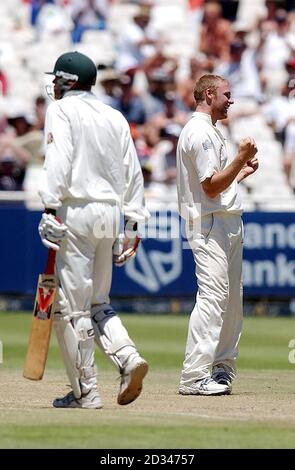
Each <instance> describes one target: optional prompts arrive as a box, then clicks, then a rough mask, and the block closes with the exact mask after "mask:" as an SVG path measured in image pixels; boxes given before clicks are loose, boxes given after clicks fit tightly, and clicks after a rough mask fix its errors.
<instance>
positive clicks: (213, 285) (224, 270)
mask: <svg viewBox="0 0 295 470" xmlns="http://www.w3.org/2000/svg"><path fill="white" fill-rule="evenodd" d="M239 221H240V217H239V216H230V215H229V216H222V215H221V216H220V215H215V214H214V223H213V224H212V223H211V222H210V219H209V218H208V220H207V221H206V220H205V221H204V224H202V235H201V236H200V237H199V238H197V237H196V239H195V240H193V241H192V242H191V247H192V249H193V254H194V258H195V262H196V275H197V278H198V293H197V299H196V305H195V307H194V310H193V312H192V314H191V318H190V322H189V329H188V338H187V344H186V351H185V360H184V363H183V370H182V375H181V380H180V383H181V384H182V385H187V386H188V385H190V384H192V383H193V382H194V381H195V380H198V379H202V378H204V377H207V376H209V375H210V373H211V371H210V369H211V366H212V364H213V361H214V358H215V353H216V351H217V350H218V347H219V342H220V341H221V342H222V338H221V331H222V325H223V321H224V318H225V316H226V314H227V312H228V304H229V275H230V276H231V279H232V276H236V275H237V274H238V273H236V272H234V269H236V270H237V266H239V263H238V261H237V263H236V264H237V266H235V265H232V266H230V257H231V244H232V243H231V236H232V232H235V231H236V229H237V224H238V222H239ZM210 224H211V226H210ZM240 261H241V260H240ZM230 268H231V269H230ZM239 269H241V268H239ZM239 299H240V294H239ZM236 302H237V300H236V293H235V302H234V303H235V304H236ZM228 335H229V337H230V338H232V337H233V335H234V332H233V329H232V324H231V329H230V331H229V332H228Z"/></svg>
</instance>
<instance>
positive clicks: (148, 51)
mask: <svg viewBox="0 0 295 470" xmlns="http://www.w3.org/2000/svg"><path fill="white" fill-rule="evenodd" d="M150 13H151V6H150V5H149V4H142V5H137V7H136V9H135V12H134V16H133V21H132V22H131V23H128V24H127V25H126V26H125V28H124V31H122V33H121V35H119V37H118V40H117V45H118V59H117V63H116V68H117V69H118V70H122V71H124V70H128V69H130V68H138V67H143V66H144V63H145V61H146V59H147V58H148V57H151V56H152V55H154V54H155V51H156V47H157V45H158V40H159V34H158V33H157V32H156V31H155V29H154V28H153V27H152V26H151V24H150Z"/></svg>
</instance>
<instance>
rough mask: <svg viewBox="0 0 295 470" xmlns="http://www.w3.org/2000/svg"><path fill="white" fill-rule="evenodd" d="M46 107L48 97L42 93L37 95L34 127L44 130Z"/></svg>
mask: <svg viewBox="0 0 295 470" xmlns="http://www.w3.org/2000/svg"><path fill="white" fill-rule="evenodd" d="M46 108H47V103H46V98H45V97H44V96H42V95H39V96H37V98H36V99H35V120H34V124H33V127H34V129H37V130H40V131H43V129H44V122H45V113H46Z"/></svg>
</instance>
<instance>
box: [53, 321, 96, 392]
mask: <svg viewBox="0 0 295 470" xmlns="http://www.w3.org/2000/svg"><path fill="white" fill-rule="evenodd" d="M54 328H55V332H56V336H57V339H58V343H59V347H60V350H61V352H62V356H63V360H64V363H65V367H66V371H67V375H68V378H69V380H70V383H71V386H72V389H73V392H74V395H75V397H76V398H77V399H79V398H81V395H82V394H86V393H88V392H89V390H91V389H93V388H96V386H97V379H96V369H95V365H94V332H93V328H92V323H91V319H90V317H89V315H88V316H79V317H74V318H71V317H70V316H69V315H63V314H58V313H56V314H55V315H54Z"/></svg>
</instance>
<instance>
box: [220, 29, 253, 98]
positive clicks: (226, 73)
mask: <svg viewBox="0 0 295 470" xmlns="http://www.w3.org/2000/svg"><path fill="white" fill-rule="evenodd" d="M229 50H230V57H229V60H228V61H224V62H222V63H221V64H219V66H218V67H216V69H215V71H214V73H215V74H216V75H221V76H222V77H224V78H225V79H226V80H228V81H229V83H230V85H231V90H232V96H233V98H234V99H239V98H250V99H253V100H255V101H260V100H261V99H262V92H261V85H260V79H259V73H258V69H257V65H256V51H255V49H252V48H250V47H248V46H247V44H246V43H245V42H244V41H243V40H242V39H240V38H236V39H234V40H233V41H232V42H231V44H230V48H229Z"/></svg>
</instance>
